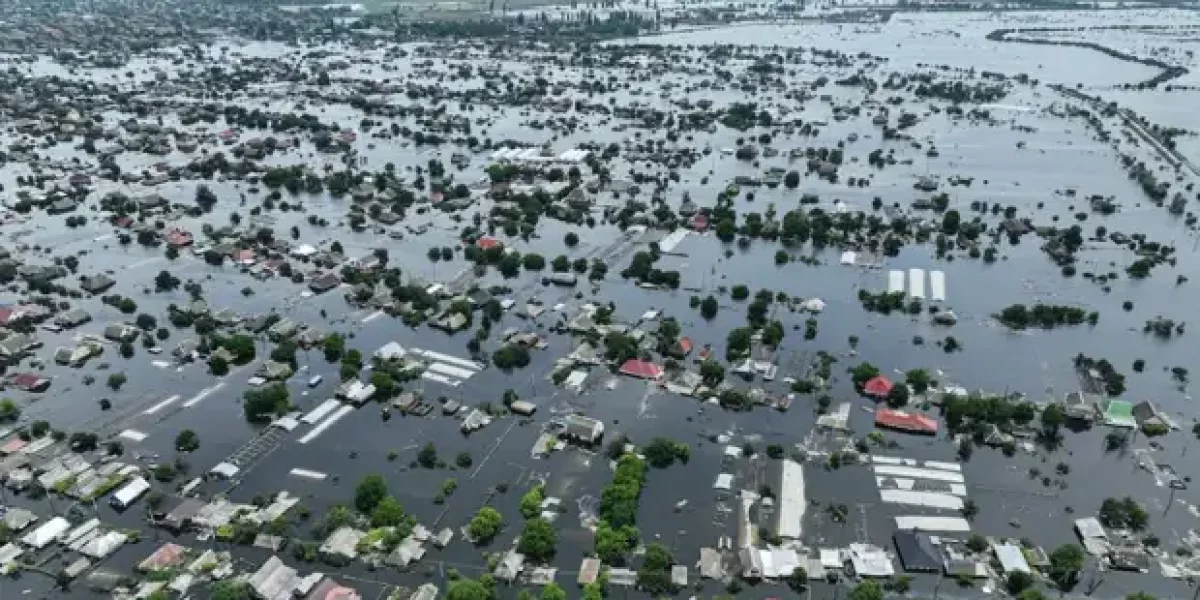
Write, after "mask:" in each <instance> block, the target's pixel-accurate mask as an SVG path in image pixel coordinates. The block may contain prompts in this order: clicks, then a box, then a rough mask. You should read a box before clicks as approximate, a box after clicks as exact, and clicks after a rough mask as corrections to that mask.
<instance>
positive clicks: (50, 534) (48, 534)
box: [21, 517, 71, 550]
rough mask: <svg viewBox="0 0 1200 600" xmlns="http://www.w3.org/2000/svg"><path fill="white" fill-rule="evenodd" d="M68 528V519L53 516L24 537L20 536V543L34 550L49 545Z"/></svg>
mask: <svg viewBox="0 0 1200 600" xmlns="http://www.w3.org/2000/svg"><path fill="white" fill-rule="evenodd" d="M70 528H71V522H70V521H68V520H66V519H64V518H62V517H54V518H53V519H50V520H49V521H46V522H45V523H43V524H42V526H41V527H38V528H37V529H34V530H33V531H30V532H29V533H27V534H25V537H23V538H21V543H22V544H25V545H26V546H28V547H30V548H33V549H34V550H41V549H42V548H45V547H46V546H49V545H50V543H51V542H53V541H54V540H56V539H58V538H59V536H61V535H62V534H64V533H66V532H67V530H69V529H70Z"/></svg>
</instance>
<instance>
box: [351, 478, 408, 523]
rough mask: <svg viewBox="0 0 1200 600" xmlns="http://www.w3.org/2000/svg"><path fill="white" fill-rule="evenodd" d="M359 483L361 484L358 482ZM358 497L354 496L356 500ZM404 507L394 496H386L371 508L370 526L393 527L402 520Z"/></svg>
mask: <svg viewBox="0 0 1200 600" xmlns="http://www.w3.org/2000/svg"><path fill="white" fill-rule="evenodd" d="M360 485H361V484H360ZM357 500H358V498H357V497H356V498H355V501H357ZM404 517H405V514H404V507H403V506H400V503H399V502H397V501H396V499H395V498H393V497H391V496H388V497H386V498H384V499H383V500H381V501H379V504H376V505H375V508H374V509H372V510H371V526H372V527H395V526H397V525H399V524H401V523H403V522H404Z"/></svg>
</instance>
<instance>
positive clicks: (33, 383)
mask: <svg viewBox="0 0 1200 600" xmlns="http://www.w3.org/2000/svg"><path fill="white" fill-rule="evenodd" d="M8 382H9V383H10V384H12V386H13V387H15V388H17V389H19V390H22V391H26V392H44V391H46V388H48V387H50V380H49V379H46V378H45V377H42V376H41V375H38V374H36V373H17V374H16V375H13V376H11V377H9V378H8Z"/></svg>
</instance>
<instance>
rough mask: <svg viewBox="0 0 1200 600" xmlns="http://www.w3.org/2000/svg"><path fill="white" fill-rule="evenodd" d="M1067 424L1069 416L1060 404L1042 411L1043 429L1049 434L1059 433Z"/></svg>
mask: <svg viewBox="0 0 1200 600" xmlns="http://www.w3.org/2000/svg"><path fill="white" fill-rule="evenodd" d="M1066 422H1067V415H1066V413H1064V412H1063V407H1062V406H1061V405H1060V404H1057V403H1052V404H1050V405H1049V406H1047V407H1046V408H1044V409H1043V410H1042V429H1044V430H1046V431H1047V432H1051V433H1053V432H1057V431H1058V428H1059V427H1062V425H1063V423H1066Z"/></svg>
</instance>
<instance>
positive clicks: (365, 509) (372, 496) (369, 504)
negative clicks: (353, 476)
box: [354, 475, 388, 514]
mask: <svg viewBox="0 0 1200 600" xmlns="http://www.w3.org/2000/svg"><path fill="white" fill-rule="evenodd" d="M387 496H388V488H387V481H385V480H384V479H383V476H382V475H367V476H366V477H363V478H362V481H360V482H358V487H356V488H354V508H357V509H358V510H359V512H361V513H364V514H371V511H373V510H375V507H376V506H379V503H380V502H383V499H384V498H387Z"/></svg>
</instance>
